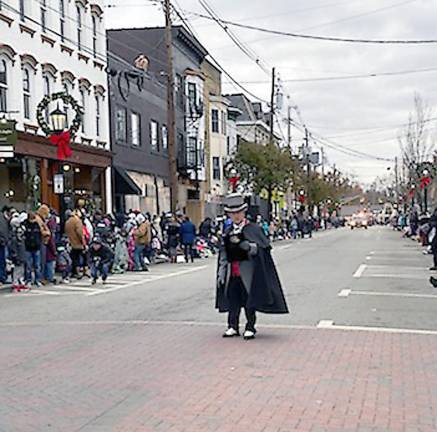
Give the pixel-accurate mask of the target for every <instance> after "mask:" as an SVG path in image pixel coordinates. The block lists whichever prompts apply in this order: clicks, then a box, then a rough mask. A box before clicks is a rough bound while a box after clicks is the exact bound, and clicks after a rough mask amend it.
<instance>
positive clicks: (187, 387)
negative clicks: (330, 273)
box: [0, 321, 437, 432]
mask: <svg viewBox="0 0 437 432" xmlns="http://www.w3.org/2000/svg"><path fill="white" fill-rule="evenodd" d="M222 327H223V326H221V325H215V324H207V323H204V324H203V325H202V324H194V325H193V324H189V323H178V322H174V323H169V322H167V323H165V322H163V323H160V322H152V323H150V322H149V323H147V322H146V321H145V322H140V321H132V322H123V321H120V322H119V323H117V322H107V323H105V322H101V323H99V322H82V323H81V322H65V323H62V322H52V323H48V324H46V325H41V326H39V325H37V324H31V325H29V326H27V325H17V324H15V325H14V329H13V331H12V330H11V327H8V326H7V325H2V326H0V338H1V340H2V346H3V347H6V349H4V348H3V349H2V350H1V352H0V377H1V378H0V388H1V389H2V391H1V392H0V430H5V431H6V430H7V431H8V432H34V431H43V430H44V431H46V430H50V431H79V430H80V431H81V432H108V431H112V432H135V431H136V432H157V431H165V432H183V431H184V432H212V431H217V432H218V431H220V432H246V431H248V430H250V431H251V432H292V431H294V432H297V431H300V432H325V431H327V432H413V431H414V432H435V431H436V430H437V390H436V389H437V336H432V335H408V334H392V333H378V332H355V331H354V332H349V331H340V330H321V329H309V328H302V329H297V328H291V327H290V328H288V329H286V328H284V329H279V328H273V327H270V328H269V327H267V328H266V327H264V328H263V327H262V326H261V327H260V333H259V337H258V338H257V339H256V340H255V341H250V342H245V341H243V340H242V339H241V338H240V339H233V340H224V339H222V338H221V337H220V335H221V331H222V330H223V328H222ZM23 340H26V344H23V343H22V341H23ZM49 425H50V426H49Z"/></svg>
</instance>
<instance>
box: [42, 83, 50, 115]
mask: <svg viewBox="0 0 437 432" xmlns="http://www.w3.org/2000/svg"><path fill="white" fill-rule="evenodd" d="M43 82H44V96H50V87H51V86H50V78H49V76H48V75H43ZM44 115H45V118H46V121H47V122H48V121H49V106H48V105H47V107H46V109H45V113H44Z"/></svg>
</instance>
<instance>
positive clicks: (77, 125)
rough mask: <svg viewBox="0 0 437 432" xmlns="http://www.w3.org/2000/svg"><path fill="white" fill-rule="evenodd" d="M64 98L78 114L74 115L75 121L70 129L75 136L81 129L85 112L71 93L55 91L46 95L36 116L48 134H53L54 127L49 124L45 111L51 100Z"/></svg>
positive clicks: (40, 125)
mask: <svg viewBox="0 0 437 432" xmlns="http://www.w3.org/2000/svg"><path fill="white" fill-rule="evenodd" d="M59 99H60V100H62V101H63V102H64V104H68V105H70V106H71V108H72V109H73V110H74V112H75V113H76V115H75V116H74V119H73V122H72V123H71V126H70V128H69V129H68V131H69V132H70V135H71V136H74V135H75V134H76V132H77V131H78V130H79V128H80V125H81V124H82V116H83V114H84V111H83V108H82V106H80V105H79V103H78V102H77V101H76V99H74V97H73V96H71V95H69V94H68V93H65V92H58V93H53V94H51V95H49V96H45V97H44V98H43V99H42V100H41V102H40V103H39V104H38V106H37V108H36V118H37V121H38V124H39V127H40V128H41V130H42V131H43V132H44V133H45V134H46V135H51V134H52V133H53V131H52V129H51V128H50V126H49V125H48V123H47V121H46V118H45V115H44V112H45V110H46V109H47V107H48V105H49V103H50V102H54V101H56V100H59Z"/></svg>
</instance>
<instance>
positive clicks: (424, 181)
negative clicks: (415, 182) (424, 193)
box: [420, 177, 431, 189]
mask: <svg viewBox="0 0 437 432" xmlns="http://www.w3.org/2000/svg"><path fill="white" fill-rule="evenodd" d="M430 183H431V178H430V177H422V178H421V179H420V188H421V189H425V186H428V185H429V184H430Z"/></svg>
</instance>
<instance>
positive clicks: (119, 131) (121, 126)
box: [115, 107, 126, 141]
mask: <svg viewBox="0 0 437 432" xmlns="http://www.w3.org/2000/svg"><path fill="white" fill-rule="evenodd" d="M115 138H116V140H117V141H126V109H125V108H122V107H118V108H117V111H116V118H115Z"/></svg>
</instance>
